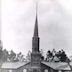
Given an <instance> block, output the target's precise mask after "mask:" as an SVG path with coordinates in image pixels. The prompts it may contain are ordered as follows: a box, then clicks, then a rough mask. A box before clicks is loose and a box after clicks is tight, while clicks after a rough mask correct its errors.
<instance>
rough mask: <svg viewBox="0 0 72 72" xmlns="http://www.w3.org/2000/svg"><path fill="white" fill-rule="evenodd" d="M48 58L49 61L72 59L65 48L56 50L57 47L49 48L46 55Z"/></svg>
mask: <svg viewBox="0 0 72 72" xmlns="http://www.w3.org/2000/svg"><path fill="white" fill-rule="evenodd" d="M46 60H47V61H49V62H50V61H54V62H59V61H60V62H66V61H70V60H69V58H68V57H67V55H66V53H65V51H64V50H63V49H62V50H59V51H57V52H56V50H55V49H53V50H52V51H50V50H48V51H47V55H46Z"/></svg>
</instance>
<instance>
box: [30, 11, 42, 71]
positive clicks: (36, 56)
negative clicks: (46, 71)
mask: <svg viewBox="0 0 72 72" xmlns="http://www.w3.org/2000/svg"><path fill="white" fill-rule="evenodd" d="M39 40H40V38H39V35H38V19H37V12H36V20H35V27H34V35H33V37H32V53H31V66H32V67H34V66H35V67H38V69H33V72H34V70H35V71H36V72H40V64H41V54H40V51H39V42H40V41H39Z"/></svg>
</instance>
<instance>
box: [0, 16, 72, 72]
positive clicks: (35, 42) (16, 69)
mask: <svg viewBox="0 0 72 72" xmlns="http://www.w3.org/2000/svg"><path fill="white" fill-rule="evenodd" d="M39 43H40V38H39V35H38V20H37V15H36V21H35V28H34V35H33V38H32V53H31V61H30V62H27V63H25V62H7V63H3V64H2V66H1V71H0V72H72V71H71V68H70V66H69V65H68V64H67V63H66V62H47V61H42V60H41V53H40V50H39ZM70 64H71V63H70ZM71 65H72V64H71Z"/></svg>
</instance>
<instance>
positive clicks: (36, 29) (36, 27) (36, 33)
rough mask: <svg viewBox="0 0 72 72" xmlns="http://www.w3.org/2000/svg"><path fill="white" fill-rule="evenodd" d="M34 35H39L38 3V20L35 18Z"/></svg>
mask: <svg viewBox="0 0 72 72" xmlns="http://www.w3.org/2000/svg"><path fill="white" fill-rule="evenodd" d="M34 36H38V18H37V4H36V20H35V28H34Z"/></svg>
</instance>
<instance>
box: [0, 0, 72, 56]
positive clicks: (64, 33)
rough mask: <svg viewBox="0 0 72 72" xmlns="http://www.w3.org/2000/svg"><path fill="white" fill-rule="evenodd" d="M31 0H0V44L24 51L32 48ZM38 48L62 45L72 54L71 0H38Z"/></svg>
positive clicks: (57, 47) (33, 9) (33, 4)
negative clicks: (0, 0)
mask: <svg viewBox="0 0 72 72" xmlns="http://www.w3.org/2000/svg"><path fill="white" fill-rule="evenodd" d="M35 12H36V7H35V1H34V0H2V2H1V24H2V25H1V28H2V30H1V39H2V41H3V48H6V49H7V50H9V51H10V50H11V49H13V50H14V52H16V53H18V52H20V51H21V52H22V53H23V54H25V55H26V54H27V52H28V50H31V49H32V36H33V31H34V24H35ZM38 26H39V37H40V49H43V50H44V52H46V51H47V50H49V49H50V50H52V49H53V48H55V49H56V50H59V49H64V50H65V51H66V53H67V54H68V55H72V0H38Z"/></svg>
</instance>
